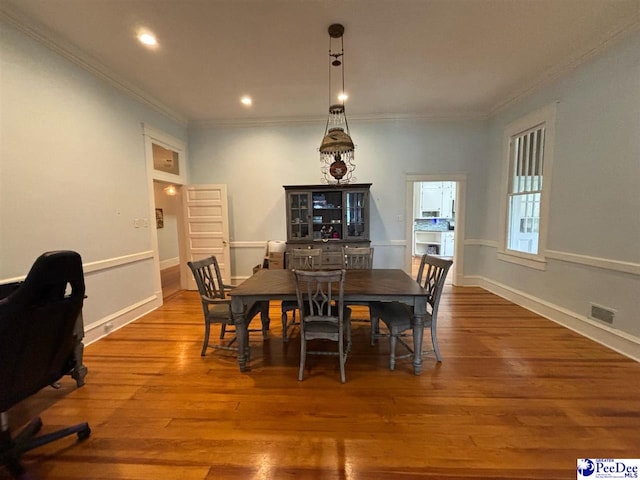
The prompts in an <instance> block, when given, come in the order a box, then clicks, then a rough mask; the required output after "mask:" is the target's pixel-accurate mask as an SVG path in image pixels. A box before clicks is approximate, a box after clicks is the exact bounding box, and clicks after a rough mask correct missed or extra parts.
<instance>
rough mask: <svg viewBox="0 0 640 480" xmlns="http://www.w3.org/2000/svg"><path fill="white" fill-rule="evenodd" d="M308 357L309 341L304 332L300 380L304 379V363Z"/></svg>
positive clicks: (302, 336) (301, 337)
mask: <svg viewBox="0 0 640 480" xmlns="http://www.w3.org/2000/svg"><path fill="white" fill-rule="evenodd" d="M306 359H307V341H306V340H305V338H304V334H302V335H301V336H300V371H299V372H298V380H299V381H302V379H303V378H304V364H305V361H306Z"/></svg>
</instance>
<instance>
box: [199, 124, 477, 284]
mask: <svg viewBox="0 0 640 480" xmlns="http://www.w3.org/2000/svg"><path fill="white" fill-rule="evenodd" d="M349 125H350V127H351V134H352V137H353V139H354V142H355V143H356V154H355V163H356V170H355V176H356V177H357V180H358V182H361V183H372V184H373V185H372V187H371V209H372V219H371V239H372V243H373V245H374V247H375V248H376V255H375V260H374V263H375V266H376V267H380V268H385V267H393V268H403V267H404V259H405V248H411V239H409V240H408V241H407V239H405V235H406V229H405V223H404V215H405V209H406V196H405V188H406V175H407V174H410V173H414V174H415V173H424V174H427V173H442V172H448V173H451V172H455V173H461V172H466V173H468V174H469V176H471V177H473V178H474V179H475V181H474V182H473V183H472V184H471V185H470V187H469V192H468V194H469V198H470V201H469V202H468V207H469V208H470V209H471V211H470V212H469V213H468V215H467V218H470V219H471V221H470V223H471V224H472V225H475V226H474V228H472V231H473V229H475V230H477V229H478V226H477V225H476V224H477V221H476V218H477V217H478V216H479V215H484V212H483V210H482V208H481V204H482V202H483V196H484V193H483V190H484V186H483V185H484V173H483V172H484V170H483V168H482V163H483V159H484V158H485V156H486V146H485V142H486V132H487V129H486V123H485V122H484V121H465V122H460V121H458V122H453V121H449V122H446V121H441V122H429V121H385V122H375V123H374V122H371V123H358V122H354V121H350V122H349ZM323 131H324V124H323V123H321V122H318V124H317V125H290V126H270V127H260V128H258V127H251V128H197V129H191V130H190V132H189V136H190V138H189V155H190V156H189V162H190V175H191V177H190V178H191V182H192V183H226V184H227V185H228V192H229V217H230V223H231V225H230V229H231V241H232V247H233V246H235V247H236V248H233V249H232V255H233V258H232V266H233V270H232V276H234V277H238V276H247V275H250V274H251V267H252V266H253V265H256V264H257V263H260V261H261V257H262V255H263V254H264V248H263V247H261V246H260V247H258V246H251V242H254V243H257V242H264V241H266V240H270V239H274V240H275V239H279V240H285V239H286V230H285V194H284V189H283V188H282V186H283V185H296V184H319V183H320V182H321V173H320V157H319V154H318V147H319V145H320V140H321V139H322V134H323ZM398 215H400V216H402V217H403V220H401V221H398V219H397V217H398ZM408 220H409V221H412V219H408ZM247 243H249V246H248V248H247V246H246V244H247Z"/></svg>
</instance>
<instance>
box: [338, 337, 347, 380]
mask: <svg viewBox="0 0 640 480" xmlns="http://www.w3.org/2000/svg"><path fill="white" fill-rule="evenodd" d="M338 355H339V358H340V381H341V382H342V383H345V382H346V375H345V373H344V361H345V354H344V340H343V339H342V338H340V339H339V340H338Z"/></svg>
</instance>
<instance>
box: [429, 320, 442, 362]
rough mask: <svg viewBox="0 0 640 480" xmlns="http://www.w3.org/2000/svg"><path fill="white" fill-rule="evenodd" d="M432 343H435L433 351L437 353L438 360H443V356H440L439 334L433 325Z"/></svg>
mask: <svg viewBox="0 0 640 480" xmlns="http://www.w3.org/2000/svg"><path fill="white" fill-rule="evenodd" d="M431 343H432V344H433V353H435V354H436V360H437V361H438V362H442V357H441V356H440V349H439V348H438V336H437V334H436V329H435V328H433V326H431Z"/></svg>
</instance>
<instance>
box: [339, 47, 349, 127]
mask: <svg viewBox="0 0 640 480" xmlns="http://www.w3.org/2000/svg"><path fill="white" fill-rule="evenodd" d="M340 48H341V49H342V52H341V56H340V59H341V60H342V62H341V65H340V66H341V68H342V95H343V96H342V111H343V115H344V126H345V132H346V133H347V135H350V132H349V123H348V122H347V109H346V108H345V106H344V102H345V98H344V97H345V95H346V94H347V92H345V90H344V35H342V36H341V37H340Z"/></svg>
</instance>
